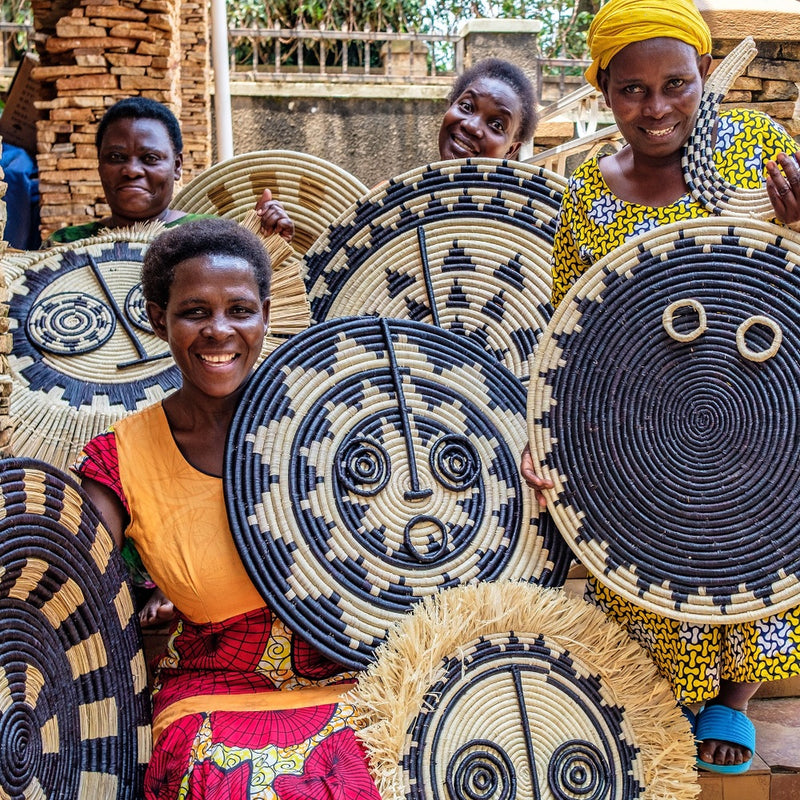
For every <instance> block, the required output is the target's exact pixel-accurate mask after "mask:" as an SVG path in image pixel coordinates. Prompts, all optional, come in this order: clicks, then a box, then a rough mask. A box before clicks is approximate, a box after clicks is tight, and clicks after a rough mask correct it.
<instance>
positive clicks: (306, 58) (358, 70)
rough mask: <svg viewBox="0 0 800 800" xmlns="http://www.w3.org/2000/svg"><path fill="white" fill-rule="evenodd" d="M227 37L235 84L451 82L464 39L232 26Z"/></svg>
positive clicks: (438, 36) (461, 56) (459, 59)
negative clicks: (320, 78) (315, 80)
mask: <svg viewBox="0 0 800 800" xmlns="http://www.w3.org/2000/svg"><path fill="white" fill-rule="evenodd" d="M228 37H229V43H230V46H229V49H230V57H231V63H230V69H231V74H232V75H235V76H236V80H242V79H244V80H247V79H250V80H259V79H261V80H263V79H268V80H298V79H302V78H308V77H311V76H314V77H318V76H321V75H324V76H326V77H327V78H334V79H335V78H336V77H339V76H343V77H346V78H347V79H348V80H355V81H359V80H363V81H374V80H376V79H378V80H390V81H407V80H408V77H409V76H417V77H426V78H433V79H436V78H446V79H450V78H452V76H453V75H455V74H457V73H458V72H459V71H460V70H461V69H462V65H463V44H462V41H463V40H462V39H461V37H460V36H457V35H455V34H432V33H395V32H393V31H349V30H343V31H339V30H316V29H315V30H306V29H303V28H288V29H287V28H231V29H230V30H229V31H228Z"/></svg>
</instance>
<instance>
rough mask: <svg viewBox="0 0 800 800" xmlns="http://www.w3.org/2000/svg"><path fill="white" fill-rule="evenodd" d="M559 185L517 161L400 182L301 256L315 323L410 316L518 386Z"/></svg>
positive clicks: (536, 320) (436, 170)
mask: <svg viewBox="0 0 800 800" xmlns="http://www.w3.org/2000/svg"><path fill="white" fill-rule="evenodd" d="M565 185H566V183H565V181H564V179H563V178H562V177H560V176H558V175H555V174H554V173H550V172H548V171H546V170H543V169H541V168H539V167H534V166H530V165H528V164H522V163H519V162H515V161H498V160H495V159H469V160H466V161H441V162H438V163H435V164H429V165H427V166H424V167H420V168H418V169H415V170H412V171H410V172H407V173H404V174H403V175H399V176H397V177H396V178H393V179H392V180H390V181H388V182H387V183H386V184H383V185H381V186H378V187H376V188H375V189H373V190H372V191H371V192H370V193H369V194H367V195H365V196H364V197H363V198H362V199H361V200H359V201H358V202H357V203H356V204H355V205H353V206H352V207H351V208H350V209H349V210H348V211H347V212H346V213H345V214H343V215H342V216H341V217H339V218H338V219H337V220H336V221H335V222H334V223H332V224H331V226H330V227H329V228H328V230H327V231H326V232H325V234H324V235H323V236H321V237H320V238H319V239H318V240H317V242H316V243H315V244H314V246H313V247H312V248H311V249H310V250H309V252H308V253H307V254H306V256H305V266H304V269H305V274H306V285H307V286H308V292H309V300H310V301H311V315H312V319H313V320H314V321H315V322H320V321H322V320H326V319H332V318H334V317H341V316H348V315H351V314H379V315H381V316H385V317H394V318H401V319H414V320H420V321H422V322H427V323H429V324H433V325H438V326H440V327H443V328H447V329H451V330H453V331H454V332H456V333H458V334H459V335H461V336H466V337H468V338H470V339H472V340H473V341H475V342H476V343H478V344H480V346H481V347H483V348H484V349H485V350H486V351H487V352H489V353H490V354H492V355H493V356H494V357H495V358H496V359H498V360H499V361H501V362H502V363H503V364H504V365H505V366H506V367H507V368H508V369H510V370H511V371H512V372H513V373H514V374H515V375H517V376H518V377H519V378H522V379H524V378H526V377H527V374H528V359H529V356H530V355H531V353H532V352H533V351H534V349H535V347H536V341H537V338H538V336H539V335H540V334H541V331H542V330H543V328H544V326H545V325H546V324H547V320H548V319H549V318H550V314H551V312H552V308H551V306H550V291H551V277H550V251H551V249H552V245H553V236H554V233H555V219H556V215H557V213H558V208H559V204H560V201H561V194H562V192H563V189H564V188H565Z"/></svg>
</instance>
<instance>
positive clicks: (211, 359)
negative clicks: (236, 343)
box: [198, 353, 239, 364]
mask: <svg viewBox="0 0 800 800" xmlns="http://www.w3.org/2000/svg"><path fill="white" fill-rule="evenodd" d="M238 357H239V355H238V353H225V354H223V355H218V356H212V355H200V356H198V358H199V359H200V360H201V361H205V362H206V363H208V364H229V363H230V362H231V361H233V360H234V359H237V358H238Z"/></svg>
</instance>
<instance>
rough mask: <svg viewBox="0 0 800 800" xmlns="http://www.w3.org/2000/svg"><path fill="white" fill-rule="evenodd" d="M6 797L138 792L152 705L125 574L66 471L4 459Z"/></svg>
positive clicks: (0, 661) (1, 598)
mask: <svg viewBox="0 0 800 800" xmlns="http://www.w3.org/2000/svg"><path fill="white" fill-rule="evenodd" d="M0 631H1V632H2V633H1V634H0V795H2V796H3V797H14V798H17V797H19V798H22V797H36V798H39V797H42V798H44V797H47V798H51V799H53V800H98V798H116V799H117V800H122V799H123V798H129V800H138V798H139V797H141V796H142V779H143V776H144V769H145V766H146V764H147V762H148V761H149V759H150V750H151V737H150V702H149V697H148V692H147V675H146V669H145V661H144V656H143V653H142V649H141V635H140V632H139V625H138V621H137V617H136V614H135V612H134V607H133V598H132V596H131V592H130V588H129V586H128V583H127V571H126V569H125V565H124V564H123V563H122V559H121V557H120V556H119V553H118V552H117V551H116V550H115V548H114V546H113V543H112V541H111V537H110V536H109V535H108V533H107V532H106V530H105V528H103V526H102V525H101V523H100V521H99V517H98V516H97V513H96V511H95V510H94V507H93V506H92V504H91V503H90V501H89V499H88V498H87V497H86V496H85V495H84V493H83V492H82V491H81V489H80V488H79V487H78V485H77V484H76V483H74V482H73V481H72V479H71V478H69V477H68V476H66V475H64V474H63V473H60V472H59V471H58V470H56V469H54V468H53V467H51V466H49V465H47V464H44V463H42V462H36V461H32V460H30V459H19V460H17V459H8V460H6V461H0Z"/></svg>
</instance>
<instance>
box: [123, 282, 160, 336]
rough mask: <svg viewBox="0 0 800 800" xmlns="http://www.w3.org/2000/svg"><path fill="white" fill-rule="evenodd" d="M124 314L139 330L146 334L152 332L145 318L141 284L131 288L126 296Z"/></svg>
mask: <svg viewBox="0 0 800 800" xmlns="http://www.w3.org/2000/svg"><path fill="white" fill-rule="evenodd" d="M125 314H126V315H127V317H128V319H129V320H130V321H131V322H132V323H133V324H134V325H135V326H136V327H137V328H139V330H142V331H145V332H146V333H152V332H153V328H152V327H151V326H150V320H149V319H148V318H147V309H146V307H145V299H144V292H143V291H142V284H141V283H137V284H136V285H135V286H132V287H131V290H130V291H129V292H128V294H127V295H126V297H125Z"/></svg>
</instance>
